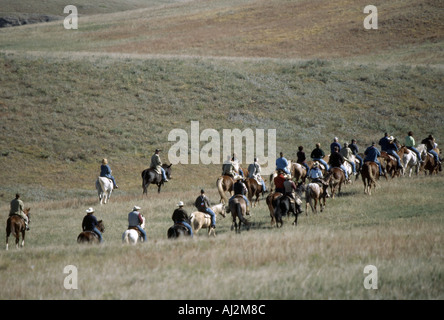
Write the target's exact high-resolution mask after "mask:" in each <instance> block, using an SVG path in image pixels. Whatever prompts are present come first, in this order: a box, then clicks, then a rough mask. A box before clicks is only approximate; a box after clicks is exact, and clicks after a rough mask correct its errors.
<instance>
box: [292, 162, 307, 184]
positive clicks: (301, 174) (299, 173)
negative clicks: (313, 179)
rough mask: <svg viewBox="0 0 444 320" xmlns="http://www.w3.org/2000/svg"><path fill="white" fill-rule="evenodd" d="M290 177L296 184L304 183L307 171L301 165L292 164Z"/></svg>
mask: <svg viewBox="0 0 444 320" xmlns="http://www.w3.org/2000/svg"><path fill="white" fill-rule="evenodd" d="M291 176H292V178H293V179H294V181H295V182H296V183H297V182H299V180H301V181H302V182H303V183H305V179H306V178H307V169H306V168H305V167H304V166H303V165H302V164H300V163H296V162H293V163H292V165H291Z"/></svg>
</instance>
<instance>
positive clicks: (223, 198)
mask: <svg viewBox="0 0 444 320" xmlns="http://www.w3.org/2000/svg"><path fill="white" fill-rule="evenodd" d="M223 181H224V178H223V177H219V178H218V179H217V181H216V186H217V190H218V191H219V195H220V201H221V202H222V203H225V204H227V203H228V198H227V196H226V195H225V191H224V188H223V187H222V182H223Z"/></svg>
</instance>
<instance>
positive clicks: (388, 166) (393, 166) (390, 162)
mask: <svg viewBox="0 0 444 320" xmlns="http://www.w3.org/2000/svg"><path fill="white" fill-rule="evenodd" d="M380 158H382V159H384V162H385V170H386V173H387V174H389V175H390V176H391V177H392V178H394V177H400V176H401V174H402V168H400V167H399V166H398V161H397V160H396V158H395V157H394V156H392V155H389V154H388V153H387V152H385V151H381V157H380ZM380 162H381V161H380ZM382 164H383V162H381V165H382ZM378 172H379V171H378Z"/></svg>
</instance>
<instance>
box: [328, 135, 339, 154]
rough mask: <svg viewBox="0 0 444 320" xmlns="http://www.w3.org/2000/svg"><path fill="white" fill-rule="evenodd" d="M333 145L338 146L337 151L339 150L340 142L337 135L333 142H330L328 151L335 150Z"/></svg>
mask: <svg viewBox="0 0 444 320" xmlns="http://www.w3.org/2000/svg"><path fill="white" fill-rule="evenodd" d="M335 147H338V152H339V151H341V144H340V143H339V139H338V137H335V138H334V139H333V142H332V143H331V144H330V153H333V152H335Z"/></svg>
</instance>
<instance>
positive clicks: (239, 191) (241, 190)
mask: <svg viewBox="0 0 444 320" xmlns="http://www.w3.org/2000/svg"><path fill="white" fill-rule="evenodd" d="M247 192H248V189H247V186H246V185H245V183H244V179H242V178H241V177H238V178H237V179H236V182H235V183H234V185H233V193H234V195H233V196H232V197H231V198H230V199H229V200H228V207H227V209H226V210H225V211H226V212H227V213H230V212H231V210H230V203H231V201H232V200H233V199H234V198H235V197H236V196H239V195H241V196H242V197H243V198H244V200H245V203H246V207H247V208H246V214H247V215H250V201H248V198H247V197H246V196H245V195H246V194H247Z"/></svg>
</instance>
